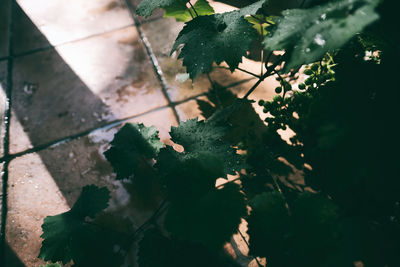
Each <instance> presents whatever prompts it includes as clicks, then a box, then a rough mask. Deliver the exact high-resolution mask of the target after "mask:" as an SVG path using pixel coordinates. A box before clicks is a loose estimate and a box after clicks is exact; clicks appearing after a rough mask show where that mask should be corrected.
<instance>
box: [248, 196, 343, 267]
mask: <svg viewBox="0 0 400 267" xmlns="http://www.w3.org/2000/svg"><path fill="white" fill-rule="evenodd" d="M250 206H251V208H252V212H251V214H250V216H249V217H248V219H247V222H248V234H249V236H250V253H251V254H252V255H256V256H262V257H267V259H268V261H269V262H270V265H271V266H293V265H299V266H321V265H322V262H324V261H325V260H326V259H325V257H327V254H328V252H329V249H328V248H332V247H334V246H335V244H336V242H337V240H336V236H337V225H338V213H337V207H336V205H335V204H334V203H333V202H332V200H330V199H328V198H327V197H325V196H323V195H321V194H315V193H311V192H304V193H302V194H300V195H298V196H297V197H296V198H295V199H294V200H293V201H292V202H290V203H287V200H286V199H284V198H283V196H282V195H281V194H279V193H278V192H269V193H262V194H260V195H258V196H256V197H254V198H253V199H252V200H251V201H250ZM310 251H312V252H313V253H315V255H318V256H316V257H313V258H312V259H311V258H310V257H309V255H308V253H310Z"/></svg>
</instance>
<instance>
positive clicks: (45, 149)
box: [0, 0, 276, 267]
mask: <svg viewBox="0 0 400 267" xmlns="http://www.w3.org/2000/svg"><path fill="white" fill-rule="evenodd" d="M128 1H129V2H125V0H71V1H64V0H51V1H48V0H36V1H31V0H17V1H12V0H1V1H0V167H1V170H2V171H1V175H2V179H1V180H0V210H1V211H2V213H1V214H2V220H1V221H0V225H1V232H0V235H1V240H2V241H4V243H3V244H2V245H1V247H0V249H1V251H0V255H3V256H5V257H3V259H2V260H3V262H1V263H0V265H1V266H7V267H8V266H13V267H14V266H28V267H31V266H34V267H36V266H40V265H41V264H43V261H41V260H39V259H37V255H38V253H39V250H40V246H41V239H40V235H41V231H42V230H41V227H40V226H41V224H42V222H43V218H44V217H46V216H48V215H54V214H58V213H61V212H64V211H66V210H68V209H69V207H70V206H71V205H73V203H74V202H75V200H76V199H77V197H78V195H79V193H80V191H81V188H82V187H83V186H85V185H87V184H96V185H99V186H107V187H109V188H110V189H111V190H112V192H113V194H112V201H111V207H110V209H111V210H113V212H114V214H115V216H122V217H124V216H125V217H128V218H129V219H130V220H129V221H130V223H131V224H132V227H133V228H137V227H138V226H140V225H141V224H142V223H143V222H144V221H145V220H146V219H147V218H148V217H149V216H151V214H152V213H153V211H154V209H155V207H156V206H157V205H156V204H157V203H152V202H151V201H147V202H146V201H144V200H143V199H142V200H139V199H134V198H133V199H130V198H127V193H126V192H127V191H129V190H130V189H129V186H128V185H126V184H124V183H122V182H116V181H115V180H114V177H115V175H114V174H113V172H112V168H111V167H110V166H109V164H108V163H107V162H106V161H105V159H104V156H103V155H102V152H103V151H104V150H105V149H106V148H107V145H108V143H109V142H110V140H111V139H112V138H113V135H114V133H115V132H116V131H117V130H118V129H119V128H120V127H121V126H122V125H123V123H125V122H129V121H135V122H143V123H145V124H146V125H148V126H150V125H155V126H156V127H157V128H158V129H159V130H160V137H161V139H162V140H164V141H166V142H168V139H169V135H168V131H169V128H170V126H171V125H175V126H176V125H177V124H178V121H183V120H187V119H189V118H194V117H197V116H199V115H200V111H199V110H198V107H197V104H196V101H195V100H196V99H197V98H202V99H204V96H203V94H204V93H205V92H206V91H207V90H208V89H209V87H210V81H209V80H208V78H207V76H206V75H201V76H200V77H199V78H198V79H196V80H195V81H193V82H192V81H191V80H190V79H187V75H186V74H185V69H184V67H182V64H181V62H180V61H178V60H177V59H176V57H177V56H176V55H173V56H172V57H170V56H169V52H170V48H171V46H172V44H173V41H174V40H175V38H176V36H177V34H178V33H179V30H180V29H181V28H182V27H183V24H182V23H178V22H175V20H173V19H164V18H162V12H161V11H156V12H154V14H153V15H152V16H151V17H150V18H147V19H144V18H140V17H137V16H135V12H134V10H135V8H136V7H137V5H138V3H139V2H140V1H139V0H128ZM11 3H12V4H11ZM127 3H128V4H127ZM213 4H214V5H215V9H216V10H217V11H220V12H221V11H224V10H226V9H229V8H230V7H227V6H224V5H223V4H221V3H213ZM10 26H12V27H10ZM9 44H11V45H12V47H9ZM242 67H243V68H246V69H249V70H251V71H253V72H256V73H258V72H259V71H260V64H259V63H257V62H252V61H250V60H247V59H244V63H243V64H242ZM8 70H10V71H8ZM210 76H211V78H212V79H213V80H216V81H218V82H219V83H220V84H222V85H226V86H230V87H231V90H232V91H233V92H234V93H236V94H238V95H239V96H243V95H244V94H245V92H246V91H247V90H248V89H249V88H250V87H251V85H252V84H253V83H255V80H251V78H252V77H251V76H250V75H248V74H245V73H242V72H235V73H233V74H231V73H230V72H229V71H227V70H224V69H216V70H214V71H213V72H212V73H211V74H210ZM243 81H244V82H243ZM241 82H242V83H241ZM275 86H276V81H275V80H274V79H273V78H272V79H268V80H266V81H264V82H263V83H262V84H261V86H260V88H258V89H257V91H256V92H254V94H253V95H252V96H251V98H252V99H254V100H256V101H257V100H258V99H261V98H262V99H266V98H268V99H270V98H271V97H272V96H273V89H274V88H275ZM7 103H10V107H11V109H9V107H8V104H7ZM255 107H257V106H256V105H255ZM257 109H258V107H257ZM7 114H10V115H11V116H10V117H8V116H7ZM3 189H4V190H3ZM3 192H4V193H5V194H3ZM4 222H5V224H4ZM241 238H242V237H240V236H238V235H235V237H234V240H235V241H236V243H237V244H238V245H237V246H236V247H235V246H230V247H229V246H228V247H227V250H231V251H232V253H233V254H235V253H236V256H237V255H238V251H239V252H241V253H243V254H246V253H247V251H246V248H245V247H244V246H243V240H241ZM238 249H239V250H238ZM235 251H236V252H235ZM239 254H240V253H239ZM243 262H246V264H250V265H249V266H252V265H254V264H255V263H254V261H252V262H251V261H250V260H248V259H247V260H246V259H245V260H243Z"/></svg>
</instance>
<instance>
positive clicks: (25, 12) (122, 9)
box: [14, 0, 133, 54]
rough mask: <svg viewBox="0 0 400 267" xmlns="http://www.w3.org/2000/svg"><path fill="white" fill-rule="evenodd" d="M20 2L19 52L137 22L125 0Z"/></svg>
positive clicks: (16, 41) (16, 47)
mask: <svg viewBox="0 0 400 267" xmlns="http://www.w3.org/2000/svg"><path fill="white" fill-rule="evenodd" d="M17 2H18V7H17V8H16V9H15V11H16V13H15V16H14V17H15V21H14V26H15V28H14V32H15V33H16V34H15V38H14V53H16V54H19V53H22V52H26V51H28V50H32V49H38V48H41V47H43V46H46V45H48V43H50V44H52V45H58V44H61V43H65V42H69V41H73V40H76V39H80V38H84V37H87V36H91V35H94V34H99V33H104V32H107V31H110V30H114V29H117V28H121V27H123V26H127V25H130V24H133V20H132V18H131V16H130V14H129V11H128V9H127V8H126V5H125V1H124V0H70V1H63V0H51V1H48V0H36V1H31V0H18V1H17ZM43 36H44V37H45V39H47V40H48V42H46V41H44V38H43ZM38 37H39V38H38Z"/></svg>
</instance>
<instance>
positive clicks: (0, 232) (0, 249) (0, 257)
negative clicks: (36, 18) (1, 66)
mask: <svg viewBox="0 0 400 267" xmlns="http://www.w3.org/2000/svg"><path fill="white" fill-rule="evenodd" d="M9 1H10V2H9V3H10V10H9V12H10V16H9V25H8V27H9V37H8V38H9V39H8V58H9V59H8V62H7V88H6V110H5V116H4V126H5V134H4V140H3V150H4V156H5V157H7V156H8V153H9V148H10V116H11V108H12V103H11V92H12V86H13V84H12V82H13V80H12V77H13V46H12V43H13V25H14V21H13V10H14V4H15V2H14V0H9ZM8 164H9V161H7V160H5V162H4V169H3V177H2V179H3V188H2V190H3V196H2V207H1V229H0V242H1V243H0V261H1V262H0V264H1V265H2V266H4V265H5V263H6V262H5V257H4V254H5V240H6V238H5V236H6V223H7V222H6V220H7V219H6V218H7V185H8Z"/></svg>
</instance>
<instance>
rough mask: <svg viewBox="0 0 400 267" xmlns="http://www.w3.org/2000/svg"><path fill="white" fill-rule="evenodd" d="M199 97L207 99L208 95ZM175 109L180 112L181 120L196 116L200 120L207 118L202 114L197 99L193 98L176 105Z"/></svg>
mask: <svg viewBox="0 0 400 267" xmlns="http://www.w3.org/2000/svg"><path fill="white" fill-rule="evenodd" d="M198 99H201V100H204V101H207V98H206V97H199V98H198ZM175 110H176V112H177V113H178V116H179V119H180V120H181V121H187V120H189V119H194V118H199V120H204V119H205V118H204V116H202V115H201V111H200V109H199V106H198V105H197V102H196V99H192V100H189V101H187V102H184V103H182V104H179V105H177V106H175Z"/></svg>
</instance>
